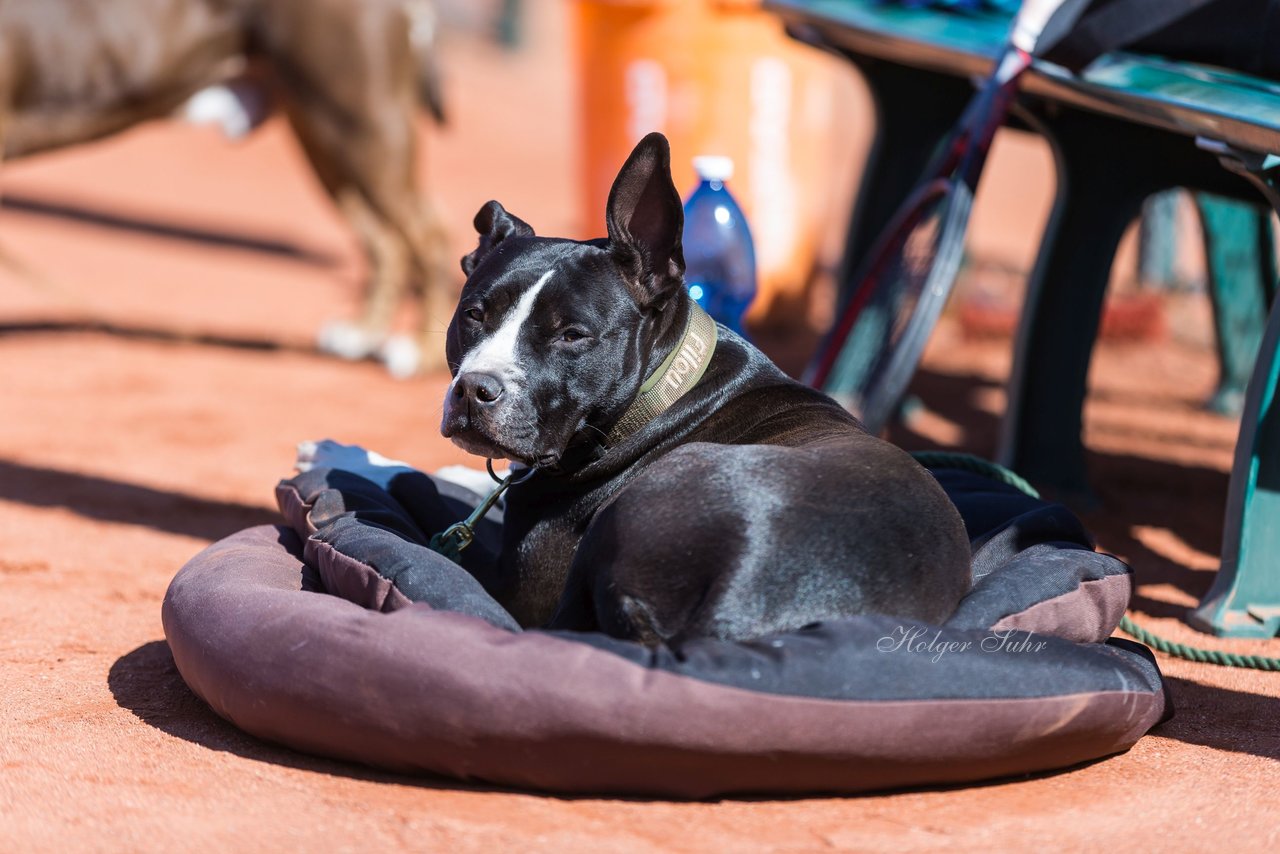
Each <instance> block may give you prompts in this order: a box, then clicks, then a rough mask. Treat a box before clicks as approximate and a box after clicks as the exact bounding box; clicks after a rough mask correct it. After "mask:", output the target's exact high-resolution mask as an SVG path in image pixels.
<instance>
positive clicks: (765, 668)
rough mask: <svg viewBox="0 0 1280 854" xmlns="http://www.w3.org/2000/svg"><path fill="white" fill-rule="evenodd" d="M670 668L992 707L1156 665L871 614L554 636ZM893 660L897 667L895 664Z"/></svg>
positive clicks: (1152, 680) (746, 682)
mask: <svg viewBox="0 0 1280 854" xmlns="http://www.w3.org/2000/svg"><path fill="white" fill-rule="evenodd" d="M550 634H553V635H555V636H557V637H562V638H565V639H572V640H575V641H577V642H578V643H584V644H588V645H590V646H592V647H595V648H596V649H601V650H605V651H607V652H611V653H613V654H614V655H618V656H621V657H622V658H625V659H627V660H628V661H631V662H633V663H635V664H639V665H641V666H643V667H647V668H649V669H651V670H661V671H665V672H668V673H674V674H677V675H680V676H686V677H689V678H692V679H699V680H703V681H707V682H715V683H717V684H719V685H728V686H731V687H734V688H741V689H743V690H747V691H758V692H762V693H766V694H782V695H786V696H792V697H811V698H814V699H824V700H928V699H937V700H986V699H990V698H991V697H1005V698H1009V699H1021V698H1029V697H1053V696H1060V695H1062V694H1069V693H1088V692H1091V691H1131V690H1135V689H1141V690H1151V689H1152V687H1153V686H1156V685H1159V683H1160V671H1159V669H1158V668H1157V667H1156V664H1155V660H1154V659H1153V658H1151V657H1150V655H1149V654H1147V655H1141V654H1138V655H1135V654H1134V652H1133V651H1132V650H1127V649H1122V648H1118V647H1114V646H1111V645H1108V644H1093V645H1090V646H1089V647H1088V648H1087V649H1088V651H1087V653H1084V654H1082V648H1081V645H1080V644H1076V643H1072V642H1071V641H1067V640H1063V639H1062V638H1056V637H1050V636H1048V635H1037V634H1031V633H1028V632H1023V631H1017V630H1012V629H1011V630H1008V631H1007V632H998V633H993V632H991V631H990V630H987V629H969V630H963V629H951V628H947V627H942V628H939V627H937V626H929V625H926V624H921V623H908V622H903V621H901V620H897V619H895V618H892V617H881V616H868V617H860V618H857V619H854V620H833V621H829V622H825V623H817V624H815V625H813V626H809V627H806V628H804V629H801V630H799V631H796V632H788V633H787V634H785V635H780V636H778V637H776V638H763V639H761V640H757V641H748V642H739V643H730V642H727V641H717V640H710V639H703V640H697V641H692V642H689V643H685V644H684V645H683V646H681V647H680V649H679V650H678V651H676V650H671V649H669V648H667V647H657V648H647V647H643V646H640V645H639V644H635V643H629V642H627V641H620V640H617V639H615V638H610V637H608V636H606V635H602V634H596V633H591V634H584V633H570V632H551V633H550ZM889 658H892V659H893V661H892V666H886V665H887V664H888V661H887V659H889Z"/></svg>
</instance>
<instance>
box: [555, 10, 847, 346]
mask: <svg viewBox="0 0 1280 854" xmlns="http://www.w3.org/2000/svg"><path fill="white" fill-rule="evenodd" d="M576 6H577V15H576V22H577V49H578V60H579V79H580V82H581V87H582V92H581V97H582V128H583V137H584V138H583V149H582V155H583V168H584V176H583V178H584V180H583V189H584V193H585V195H584V198H583V209H582V211H583V215H584V217H585V221H586V222H601V221H603V217H604V206H605V201H606V200H607V198H608V195H609V187H610V185H611V184H612V182H613V179H614V176H615V175H616V174H617V171H618V167H620V166H621V165H622V162H623V161H624V160H625V159H626V157H627V155H628V154H629V153H630V152H631V149H632V147H633V146H634V145H635V144H636V143H637V142H638V141H639V140H640V138H641V137H643V136H644V135H645V134H646V133H649V132H650V131H655V130H656V131H661V132H662V133H664V134H666V136H667V138H668V139H669V140H670V141H671V148H672V172H673V176H674V178H675V182H676V187H677V189H678V190H679V191H680V193H681V195H682V197H687V196H688V195H689V193H691V192H692V191H693V189H694V187H695V186H696V185H697V179H696V176H695V175H694V171H693V165H692V159H693V158H694V157H695V156H696V155H699V154H723V155H727V156H729V157H732V158H733V162H734V175H733V178H732V179H731V180H730V181H729V182H728V186H729V189H730V191H731V192H732V193H733V195H734V197H735V198H736V199H737V200H738V203H739V204H740V205H741V206H742V208H743V210H744V211H745V213H746V215H747V222H748V224H749V225H750V227H751V235H752V238H753V240H754V241H755V249H756V266H757V270H758V276H759V294H758V296H757V297H756V300H755V302H754V303H753V305H752V308H751V310H750V313H749V315H748V318H749V319H750V320H751V321H753V322H759V321H760V320H762V319H763V318H765V317H766V316H767V315H768V314H769V312H770V310H771V309H772V308H773V307H774V305H775V303H777V301H778V300H779V298H780V297H783V296H793V297H802V296H803V294H804V293H805V291H806V286H807V284H808V281H809V278H810V276H811V274H812V273H813V268H814V263H815V261H816V258H817V254H818V248H819V243H820V241H821V239H822V229H823V226H824V224H825V221H826V215H827V212H828V210H829V207H830V203H831V198H832V195H833V192H834V190H835V188H833V187H832V186H831V184H832V181H831V180H830V178H829V176H827V175H826V174H825V173H826V171H827V170H828V167H829V166H830V164H831V146H832V140H831V138H830V137H831V129H832V111H833V109H834V106H835V101H836V89H835V83H836V81H835V67H834V62H833V61H832V59H831V58H829V57H825V56H823V55H822V54H819V53H818V52H816V51H814V50H812V49H811V48H807V47H804V46H803V45H800V44H798V43H796V42H793V41H792V40H791V39H789V38H788V37H787V35H786V34H785V33H784V32H783V28H782V24H781V22H780V21H779V20H778V19H777V18H776V17H774V16H773V15H772V14H769V13H767V12H764V11H762V10H761V9H760V4H759V2H758V0H578V2H577V4H576Z"/></svg>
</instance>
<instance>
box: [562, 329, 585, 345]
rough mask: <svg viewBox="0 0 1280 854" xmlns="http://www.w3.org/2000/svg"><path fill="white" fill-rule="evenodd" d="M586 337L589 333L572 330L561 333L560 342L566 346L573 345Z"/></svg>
mask: <svg viewBox="0 0 1280 854" xmlns="http://www.w3.org/2000/svg"><path fill="white" fill-rule="evenodd" d="M586 337H587V333H585V332H583V331H582V330H581V329H573V328H570V329H566V330H564V331H563V332H561V333H560V340H561V341H563V342H565V343H566V344H572V343H573V342H574V341H581V340H582V339H583V338H586Z"/></svg>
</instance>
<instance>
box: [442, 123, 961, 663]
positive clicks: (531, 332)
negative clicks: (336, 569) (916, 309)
mask: <svg viewBox="0 0 1280 854" xmlns="http://www.w3.org/2000/svg"><path fill="white" fill-rule="evenodd" d="M682 224H683V212H682V210H681V204H680V198H679V196H678V195H677V193H676V190H675V187H674V185H673V184H672V181H671V172H670V151H669V148H668V145H667V141H666V139H665V138H664V137H662V136H661V135H660V134H650V135H649V136H647V137H645V139H644V140H642V141H641V142H640V144H639V145H638V146H637V147H636V149H635V151H633V152H632V154H631V156H630V158H628V160H627V162H626V165H624V166H623V168H622V171H621V173H620V174H619V175H618V178H617V180H616V181H615V183H614V185H613V189H612V191H611V192H610V195H609V204H608V212H607V225H608V231H609V237H608V238H607V239H600V240H592V241H587V242H577V241H573V240H560V239H548V238H539V237H535V236H534V233H533V229H532V228H530V227H529V226H528V225H527V224H526V223H524V222H522V221H521V220H520V219H518V218H516V217H514V216H512V215H511V214H509V213H507V212H506V211H505V210H503V208H502V206H501V205H500V204H498V203H497V202H489V203H488V204H486V205H485V206H484V208H482V209H481V210H480V212H479V213H478V214H477V215H476V220H475V225H476V229H477V230H478V231H479V233H480V243H479V246H478V247H477V248H476V250H475V251H474V252H472V253H471V254H470V255H468V256H466V257H465V258H464V259H463V261H462V267H463V270H464V271H465V272H466V273H467V275H468V280H467V283H466V286H465V288H464V289H463V292H462V299H461V302H460V303H459V305H458V309H457V312H456V314H455V315H454V318H453V322H452V324H451V325H450V327H449V334H448V360H449V364H450V366H451V368H452V370H453V372H454V381H453V384H452V385H451V386H450V388H449V391H448V393H447V395H446V401H445V409H444V419H443V423H442V425H441V429H442V431H443V432H444V435H446V436H448V437H450V438H452V439H453V441H454V442H456V443H457V444H458V445H459V446H461V447H463V448H464V449H466V450H468V451H470V452H472V453H476V454H481V455H484V456H488V457H504V458H507V459H510V460H513V461H517V462H519V463H523V464H525V465H528V466H533V467H535V468H536V469H537V471H536V472H535V473H534V475H533V476H532V477H531V478H530V479H529V480H527V481H526V482H524V483H522V484H520V485H517V486H513V487H512V488H511V490H510V492H509V496H508V500H507V509H506V517H505V518H506V521H505V523H504V530H503V546H502V549H501V552H500V553H499V554H498V555H496V556H495V557H494V560H495V561H496V565H495V566H494V567H493V569H494V574H493V575H492V576H491V578H494V579H496V581H494V582H493V583H492V584H491V585H490V587H491V590H490V592H491V593H492V594H493V595H494V596H495V597H496V598H497V599H498V601H499V602H501V603H502V604H503V605H504V606H505V607H506V608H507V609H508V610H509V611H510V612H511V613H512V614H513V615H514V616H515V617H516V619H517V620H519V621H520V623H521V624H522V625H525V626H551V627H556V628H570V629H596V628H598V629H601V630H603V631H605V632H607V633H609V634H613V635H617V636H620V637H629V638H635V639H638V640H642V641H644V642H649V643H652V642H657V641H666V642H672V643H679V642H680V641H681V640H682V639H684V638H688V637H698V636H711V637H719V638H726V639H734V640H741V639H746V638H753V637H759V636H761V635H766V634H769V633H772V632H779V631H784V630H788V629H794V628H798V627H800V626H803V625H805V624H808V623H811V622H815V621H818V620H824V619H832V618H839V617H843V616H848V615H853V614H862V613H883V614H891V615H897V616H902V617H904V618H911V619H918V620H924V621H928V622H932V623H938V622H940V621H942V620H943V619H945V618H946V617H947V616H948V615H950V613H951V612H952V610H953V609H954V607H955V605H956V603H957V602H958V601H959V600H960V598H961V597H962V596H963V595H964V594H965V593H966V592H967V591H968V589H969V583H970V569H969V543H968V540H967V539H966V537H965V532H964V528H963V525H962V524H961V521H960V517H959V515H958V514H957V512H956V510H955V508H954V507H953V506H952V504H951V502H950V501H949V500H948V499H947V497H946V495H945V494H944V493H943V491H942V489H941V488H940V487H939V486H938V484H937V483H936V482H935V481H934V479H933V477H932V476H931V475H930V474H929V473H928V472H926V471H925V470H924V469H923V468H921V467H920V466H919V465H917V464H916V463H915V461H914V460H912V459H911V457H910V456H908V455H907V454H905V453H904V452H903V451H901V450H899V449H898V448H896V447H894V446H892V445H890V444H888V443H887V442H884V441H881V440H880V439H878V438H876V437H874V436H871V435H869V434H868V433H867V432H866V431H865V430H864V429H863V428H862V426H861V425H860V424H859V423H858V422H857V420H855V419H854V418H853V417H852V416H851V415H849V414H848V413H847V412H845V410H843V409H842V408H841V407H840V406H839V405H838V404H836V403H835V402H834V401H832V400H831V399H830V398H828V397H826V396H825V395H823V394H821V393H819V392H817V391H814V390H813V389H810V388H808V387H806V386H804V385H801V384H800V383H797V382H795V381H793V380H791V379H790V378H788V377H787V376H785V375H784V374H783V373H782V372H781V371H780V370H778V368H777V367H775V366H774V365H773V363H772V362H770V361H769V360H768V359H767V358H766V357H765V356H764V355H763V354H762V353H760V351H758V350H756V349H755V348H754V347H752V346H751V345H750V344H748V343H747V342H746V341H744V340H743V339H742V338H740V337H738V336H736V335H734V334H733V333H732V332H730V331H728V330H726V329H724V328H723V327H720V328H716V326H715V325H714V324H712V323H711V322H710V321H709V319H708V318H707V317H706V315H705V314H704V313H703V312H702V311H701V309H698V308H697V306H696V305H695V304H694V303H693V302H692V300H691V299H690V298H689V296H688V295H687V293H686V291H685V287H684V281H683V273H684V255H683V250H682V247H681V228H682Z"/></svg>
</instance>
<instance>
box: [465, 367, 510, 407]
mask: <svg viewBox="0 0 1280 854" xmlns="http://www.w3.org/2000/svg"><path fill="white" fill-rule="evenodd" d="M453 396H454V397H457V398H469V399H471V400H473V401H474V402H476V403H478V404H480V405H482V406H488V405H490V404H493V403H496V402H497V401H498V398H500V397H502V380H500V379H498V378H497V377H495V376H494V375H493V374H482V373H476V372H472V373H467V374H463V375H462V376H460V377H458V378H457V379H456V380H455V381H454V383H453Z"/></svg>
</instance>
